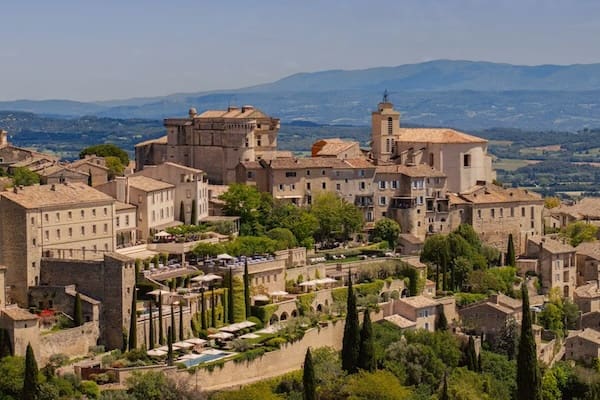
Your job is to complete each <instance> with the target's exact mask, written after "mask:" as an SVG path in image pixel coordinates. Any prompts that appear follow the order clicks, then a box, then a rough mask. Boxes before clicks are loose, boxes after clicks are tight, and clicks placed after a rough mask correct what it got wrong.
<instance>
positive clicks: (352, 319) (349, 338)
mask: <svg viewBox="0 0 600 400" xmlns="http://www.w3.org/2000/svg"><path fill="white" fill-rule="evenodd" d="M346 304H347V312H346V322H345V324H344V338H343V342H342V369H343V370H344V371H346V372H348V373H350V374H353V373H355V372H356V371H357V366H358V352H359V348H360V332H359V324H358V312H357V311H356V297H355V296H354V290H353V288H352V276H351V274H350V271H348V299H347V303H346Z"/></svg>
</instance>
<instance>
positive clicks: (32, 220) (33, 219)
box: [31, 217, 35, 225]
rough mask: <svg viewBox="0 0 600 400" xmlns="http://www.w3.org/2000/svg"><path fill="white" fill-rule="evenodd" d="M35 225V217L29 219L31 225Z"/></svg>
mask: <svg viewBox="0 0 600 400" xmlns="http://www.w3.org/2000/svg"><path fill="white" fill-rule="evenodd" d="M34 224H35V217H31V225H34Z"/></svg>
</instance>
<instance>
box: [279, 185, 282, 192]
mask: <svg viewBox="0 0 600 400" xmlns="http://www.w3.org/2000/svg"><path fill="white" fill-rule="evenodd" d="M279 191H280V192H281V191H283V185H282V184H279Z"/></svg>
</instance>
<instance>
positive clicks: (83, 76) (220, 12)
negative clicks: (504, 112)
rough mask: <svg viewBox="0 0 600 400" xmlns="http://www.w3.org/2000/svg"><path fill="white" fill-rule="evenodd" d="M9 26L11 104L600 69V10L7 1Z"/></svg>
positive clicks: (5, 29) (508, 5)
mask: <svg viewBox="0 0 600 400" xmlns="http://www.w3.org/2000/svg"><path fill="white" fill-rule="evenodd" d="M217 3H228V5H223V4H218V5H217ZM0 15H1V16H2V19H1V22H0V100H12V99H22V98H30V99H48V98H67V99H77V100H101V99H115V98H129V97H136V96H152V95H164V94H169V93H174V92H193V91H201V90H209V89H225V88H237V87H243V86H248V85H253V84H258V83H263V82H269V81H273V80H276V79H278V78H281V77H284V76H287V75H290V74H293V73H296V72H307V71H317V70H323V69H334V68H336V69H337V68H341V69H358V68H366V67H374V66H384V65H385V66H390V65H399V64H405V63H414V62H420V61H428V60H433V59H439V58H449V59H469V60H486V61H499V62H508V63H514V64H544V63H554V64H572V63H593V62H600V45H599V44H598V43H599V40H600V22H599V21H600V1H597V0H590V1H583V0H581V1H574V0H571V1H567V0H564V1H554V0H539V1H533V0H512V1H508V0H504V1H502V0H495V1H492V0H490V1H483V0H481V1H478V0H456V1H451V0H448V1H444V0H440V1H433V0H415V1H400V0H390V1H384V0H378V1H354V0H339V1H325V0H322V1H311V0H296V1H284V0H280V1H250V0H247V1H229V2H225V1H223V2H216V1H212V2H208V1H199V0H196V1H187V0H170V1H154V0H101V1H81V0H72V1H69V0H52V1H48V0H37V1H34V0H31V1H28V0H19V1H13V0H4V1H2V5H1V6H0Z"/></svg>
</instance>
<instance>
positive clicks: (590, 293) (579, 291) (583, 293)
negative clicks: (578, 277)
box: [575, 281, 600, 299]
mask: <svg viewBox="0 0 600 400" xmlns="http://www.w3.org/2000/svg"><path fill="white" fill-rule="evenodd" d="M575 294H576V295H577V297H583V298H588V299H593V298H598V297H600V289H599V288H598V282H597V281H592V282H588V283H586V284H585V285H581V286H578V287H577V288H575Z"/></svg>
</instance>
